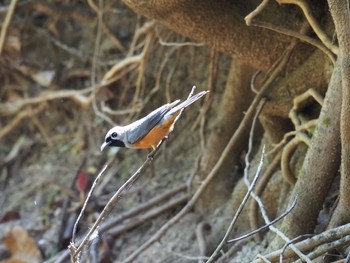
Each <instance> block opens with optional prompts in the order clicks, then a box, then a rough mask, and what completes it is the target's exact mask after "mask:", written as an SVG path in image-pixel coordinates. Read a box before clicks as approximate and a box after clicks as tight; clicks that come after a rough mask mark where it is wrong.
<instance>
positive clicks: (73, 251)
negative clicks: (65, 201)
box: [69, 165, 107, 262]
mask: <svg viewBox="0 0 350 263" xmlns="http://www.w3.org/2000/svg"><path fill="white" fill-rule="evenodd" d="M106 169H107V165H105V166H104V167H103V168H102V170H101V171H100V173H99V174H98V175H97V177H96V179H95V180H94V182H93V184H92V186H91V188H90V191H89V193H88V195H87V197H86V200H85V202H84V205H83V207H82V209H81V210H80V213H79V216H78V218H77V220H76V221H75V223H74V227H73V233H72V241H71V243H70V245H69V250H70V251H71V259H72V262H78V258H79V255H80V251H81V248H82V247H84V246H85V244H86V242H87V241H88V239H86V240H83V242H82V243H81V244H80V246H79V247H78V249H79V248H80V249H79V250H78V249H75V247H76V246H75V239H76V233H77V228H78V224H79V221H80V218H81V217H82V216H83V213H84V211H85V209H86V206H87V204H88V202H89V201H90V197H91V195H92V193H93V191H94V189H95V188H96V185H97V183H98V181H99V180H100V178H101V176H102V175H103V173H104V172H105V170H106ZM94 231H95V230H94ZM92 233H93V232H91V234H92ZM91 234H90V235H89V236H88V238H90V236H91ZM84 241H85V242H84Z"/></svg>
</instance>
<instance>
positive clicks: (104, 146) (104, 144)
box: [101, 141, 111, 152]
mask: <svg viewBox="0 0 350 263" xmlns="http://www.w3.org/2000/svg"><path fill="white" fill-rule="evenodd" d="M110 143H111V141H109V142H104V143H102V145H101V152H102V151H103V149H104V148H106V147H107V146H108V145H109V144H110Z"/></svg>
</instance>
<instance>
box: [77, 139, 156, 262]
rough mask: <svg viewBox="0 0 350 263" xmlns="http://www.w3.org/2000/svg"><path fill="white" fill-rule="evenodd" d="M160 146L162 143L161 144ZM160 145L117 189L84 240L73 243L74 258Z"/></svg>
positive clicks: (151, 158) (148, 162)
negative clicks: (78, 243) (75, 245)
mask: <svg viewBox="0 0 350 263" xmlns="http://www.w3.org/2000/svg"><path fill="white" fill-rule="evenodd" d="M160 144H161V143H160ZM159 146H160V145H159ZM159 146H158V147H157V148H156V149H155V150H154V151H153V152H152V153H150V154H149V155H148V156H147V159H146V161H145V162H144V163H143V164H142V165H141V167H140V168H139V169H138V170H137V171H136V172H135V173H134V174H133V175H132V176H131V177H130V178H129V179H128V180H127V181H126V182H125V183H124V184H123V185H122V186H121V187H120V188H119V189H118V190H117V192H116V193H115V194H114V195H113V196H112V197H111V199H110V200H109V201H108V203H107V204H106V206H105V207H104V209H103V210H102V212H101V213H100V215H99V216H98V218H97V219H96V221H95V223H94V224H93V226H92V227H91V228H90V230H89V232H88V233H87V234H86V236H85V237H84V239H83V240H82V242H81V244H80V245H79V246H78V248H76V249H75V248H74V243H71V247H73V248H71V251H72V252H73V253H72V252H71V253H72V258H76V257H77V256H78V255H79V253H80V252H81V251H82V249H83V247H84V246H85V245H86V244H87V242H88V240H89V239H90V237H91V235H92V234H93V233H94V232H95V231H96V229H97V227H98V226H99V225H100V223H101V222H102V221H103V220H104V219H105V217H106V216H107V215H108V214H109V212H110V211H111V210H112V209H113V207H114V206H115V205H116V204H117V202H118V200H119V199H120V198H121V197H122V196H123V192H124V191H126V190H128V189H129V188H130V187H131V185H132V184H133V183H134V182H135V181H136V180H137V179H138V178H139V176H140V175H141V174H142V173H143V172H144V171H145V170H146V169H147V168H148V167H149V165H150V164H151V163H152V161H153V158H154V156H155V154H156V153H157V152H158V150H159Z"/></svg>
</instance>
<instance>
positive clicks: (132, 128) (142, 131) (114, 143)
mask: <svg viewBox="0 0 350 263" xmlns="http://www.w3.org/2000/svg"><path fill="white" fill-rule="evenodd" d="M208 92H209V91H208V90H206V91H202V92H199V93H197V94H195V95H193V96H190V97H189V98H187V99H186V100H185V101H183V102H181V103H180V100H176V101H174V102H171V103H168V104H165V105H163V106H161V107H159V108H157V109H155V110H154V111H152V112H151V113H149V114H148V115H147V116H145V117H143V118H141V119H139V120H137V121H135V122H133V123H131V124H128V125H125V126H115V127H113V128H112V129H110V130H109V131H108V132H107V134H106V136H105V140H104V142H103V143H102V145H101V151H103V150H104V149H105V148H106V147H107V146H108V147H126V148H131V149H147V148H152V149H153V150H155V149H156V148H157V145H158V144H159V143H160V141H162V140H163V139H164V138H166V137H167V136H168V134H169V133H170V132H171V131H172V130H173V128H174V124H175V123H176V121H177V119H178V117H179V116H180V114H181V113H182V111H183V110H184V109H185V108H186V107H188V106H189V105H191V104H192V103H193V102H195V101H197V100H199V99H200V98H201V97H203V96H204V95H205V94H207V93H208Z"/></svg>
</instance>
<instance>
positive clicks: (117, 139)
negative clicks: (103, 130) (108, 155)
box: [101, 126, 125, 152]
mask: <svg viewBox="0 0 350 263" xmlns="http://www.w3.org/2000/svg"><path fill="white" fill-rule="evenodd" d="M122 134H123V129H122V127H118V126H116V127H114V128H112V129H110V130H109V131H108V132H107V134H106V138H105V141H104V143H102V145H101V152H102V151H103V149H104V148H106V147H107V146H109V147H112V146H114V147H125V143H124V142H123V141H122Z"/></svg>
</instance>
